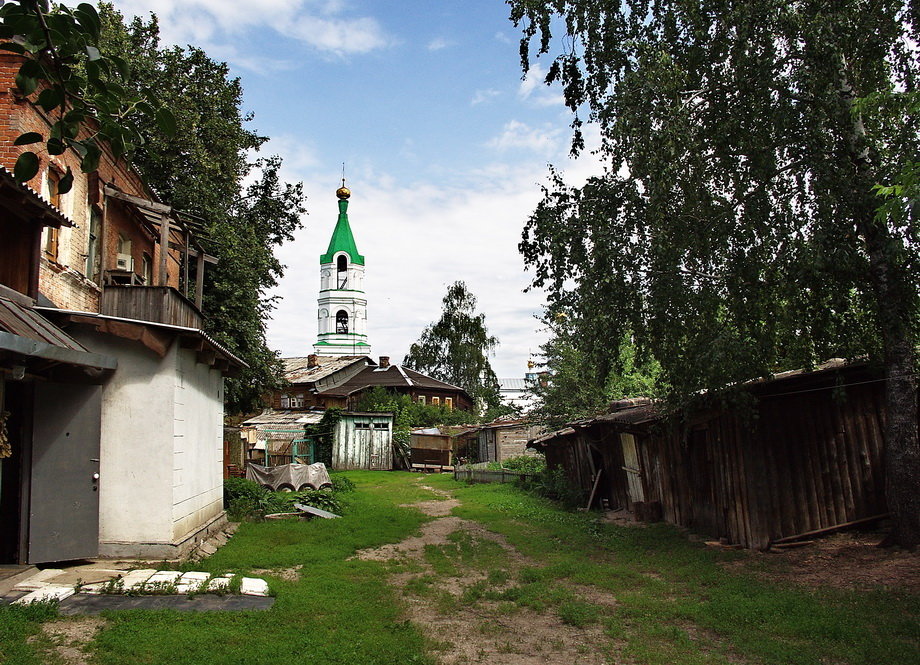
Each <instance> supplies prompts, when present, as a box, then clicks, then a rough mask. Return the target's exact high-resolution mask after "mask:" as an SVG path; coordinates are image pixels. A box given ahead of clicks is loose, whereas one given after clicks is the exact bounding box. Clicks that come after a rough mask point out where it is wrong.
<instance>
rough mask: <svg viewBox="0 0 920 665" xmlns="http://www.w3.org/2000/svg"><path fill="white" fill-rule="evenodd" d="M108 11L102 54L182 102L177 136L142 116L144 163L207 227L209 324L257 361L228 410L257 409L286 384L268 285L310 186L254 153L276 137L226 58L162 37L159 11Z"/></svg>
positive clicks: (140, 158) (147, 175) (105, 6)
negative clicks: (277, 251)
mask: <svg viewBox="0 0 920 665" xmlns="http://www.w3.org/2000/svg"><path fill="white" fill-rule="evenodd" d="M99 11H100V20H101V25H102V29H101V36H100V40H99V44H100V46H99V47H100V50H101V51H102V53H112V54H120V55H121V57H123V58H124V60H125V61H126V62H127V63H129V64H130V66H131V68H132V71H133V72H134V83H133V85H134V88H137V89H141V88H149V89H153V90H156V91H157V97H158V99H159V100H160V101H161V102H162V104H163V105H164V106H166V107H168V108H170V109H172V110H173V111H174V115H175V125H176V127H177V131H176V135H175V136H174V137H173V136H170V135H168V134H167V133H164V132H163V131H162V127H160V125H158V124H156V123H154V122H150V121H146V122H143V123H142V124H141V128H142V129H143V130H144V131H145V134H146V136H147V137H148V140H147V141H146V143H144V145H143V146H141V147H140V148H139V149H138V150H137V151H136V152H135V156H134V163H135V165H136V166H137V167H138V169H139V170H140V171H141V173H142V174H143V176H144V179H145V180H146V181H147V183H148V184H149V185H150V186H151V187H152V188H153V189H154V190H155V191H157V192H158V193H159V194H160V196H162V197H163V198H164V199H165V200H167V201H169V202H170V204H171V205H172V206H173V207H174V208H176V209H177V210H180V211H183V212H184V213H189V214H192V215H194V216H196V217H197V218H199V220H200V221H201V222H202V223H203V224H204V226H205V228H206V230H207V236H209V238H210V241H208V240H207V239H205V245H206V247H207V249H208V251H209V253H210V254H213V255H215V256H216V257H217V258H218V259H219V261H218V263H217V265H215V266H212V267H209V268H208V270H207V271H206V272H205V285H204V293H203V296H204V304H203V309H204V311H205V313H206V314H207V317H206V329H207V332H208V333H209V334H211V335H212V336H213V337H215V338H216V339H217V341H218V342H220V343H221V344H223V345H224V346H226V347H227V348H228V349H229V350H230V351H231V352H233V353H234V354H236V355H237V356H239V357H240V358H242V359H243V360H244V361H246V363H247V364H248V365H249V368H248V369H245V370H243V372H242V374H241V376H240V377H239V378H235V379H229V380H228V381H227V388H226V406H227V410H228V412H230V413H237V412H248V411H251V410H253V409H255V408H257V407H258V405H259V402H260V399H261V397H262V395H264V394H265V392H267V391H268V390H270V389H272V388H275V387H279V386H280V385H281V365H280V361H279V360H278V358H277V356H276V354H275V353H274V352H273V351H271V350H270V349H269V348H268V346H267V344H266V340H265V326H266V320H267V316H268V314H269V312H270V311H271V310H272V308H273V300H272V299H270V298H268V297H266V295H265V294H266V292H267V290H268V289H270V288H271V287H273V286H275V285H276V284H277V280H278V279H279V278H280V277H281V276H282V274H283V269H284V266H282V265H281V263H280V262H279V261H278V259H277V258H276V257H275V256H274V248H275V247H277V246H278V245H280V244H281V243H283V242H284V241H286V240H291V239H292V238H293V233H294V231H296V230H297V229H298V228H300V226H301V220H300V218H301V215H302V214H303V213H304V207H303V190H302V186H301V184H300V183H298V184H289V183H285V182H283V181H282V180H281V178H280V175H279V173H280V169H281V159H280V158H278V157H267V158H260V159H256V160H255V161H250V155H251V154H252V153H253V152H254V151H257V150H258V148H259V146H261V145H262V143H264V142H265V141H266V140H267V139H266V138H265V137H262V136H260V135H259V134H257V133H256V132H255V131H253V130H252V129H250V128H249V127H248V123H249V122H250V121H251V120H252V116H251V115H247V114H245V113H244V112H243V111H242V110H241V105H242V96H243V89H242V85H241V84H240V80H239V79H238V78H231V77H230V73H229V68H228V66H227V65H226V63H223V62H219V61H216V60H213V59H211V58H210V57H209V56H208V55H207V53H205V52H204V51H203V50H201V49H200V48H197V47H194V46H189V47H186V48H180V47H163V46H161V45H160V39H159V25H158V23H157V19H156V16H154V15H152V14H151V17H150V19H149V20H148V21H146V22H145V21H143V20H141V19H140V18H134V19H132V21H131V22H130V24H128V25H125V23H124V19H123V17H122V15H121V14H120V13H119V12H118V11H117V10H116V9H115V8H114V7H113V6H112V5H111V4H109V3H100V5H99ZM132 89H133V88H132ZM141 120H143V119H141ZM244 182H249V183H250V184H248V185H245V184H244Z"/></svg>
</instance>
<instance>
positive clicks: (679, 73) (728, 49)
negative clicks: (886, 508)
mask: <svg viewBox="0 0 920 665" xmlns="http://www.w3.org/2000/svg"><path fill="white" fill-rule="evenodd" d="M510 5H511V12H512V14H511V17H512V20H513V21H515V23H516V24H517V25H519V26H520V27H521V28H522V30H523V37H522V41H521V55H522V64H523V67H524V69H525V70H526V69H527V68H528V67H529V64H530V61H531V58H532V57H533V56H540V55H544V54H551V57H552V62H551V65H550V66H549V68H548V74H547V76H546V81H547V83H558V84H560V85H561V86H562V88H563V90H564V93H565V100H566V104H567V105H568V106H569V108H570V109H571V110H572V112H573V114H574V120H573V129H574V137H573V150H574V151H575V152H578V151H579V150H581V149H583V147H584V141H583V136H582V123H583V122H584V121H588V122H591V123H594V124H596V126H597V127H598V128H599V129H600V136H601V145H600V149H599V150H600V154H601V155H603V157H604V158H605V163H606V168H605V172H604V173H602V174H598V175H597V176H595V177H593V178H591V179H589V180H588V182H587V183H586V184H585V185H584V186H581V187H571V186H569V185H568V184H567V183H566V182H565V178H564V176H563V175H562V174H560V173H558V172H553V173H552V174H551V182H550V184H549V185H548V186H547V187H546V188H545V191H544V198H543V200H542V202H541V203H540V204H539V205H538V207H537V209H536V210H535V211H534V213H533V215H532V217H531V218H530V220H529V222H528V224H527V226H526V228H525V231H524V236H523V239H522V242H521V245H520V249H521V251H522V253H523V255H524V258H525V262H526V263H527V265H528V266H529V267H530V268H531V269H533V270H534V280H533V281H534V284H535V285H536V286H540V287H544V288H546V289H547V291H548V293H549V311H550V314H552V313H554V312H566V313H567V314H568V315H570V316H571V317H572V320H573V321H577V322H578V326H579V329H578V330H577V331H576V336H575V338H576V342H577V344H578V348H579V350H580V351H581V352H583V353H585V354H587V356H588V357H589V358H590V359H591V361H593V362H594V363H595V364H596V365H598V366H599V367H601V368H602V369H604V368H606V367H608V366H609V367H615V366H616V365H617V358H616V356H615V355H614V354H611V353H610V352H609V348H610V340H618V339H621V338H622V337H623V335H625V334H627V333H632V334H634V336H635V339H636V341H637V345H638V349H639V352H640V354H650V355H651V356H653V357H654V358H656V359H657V360H658V361H659V362H660V363H661V370H662V374H661V378H662V380H663V382H664V385H665V386H666V388H667V391H668V395H669V397H670V398H671V399H672V400H673V401H675V402H680V401H681V400H682V399H686V398H687V397H688V396H691V395H694V394H696V393H697V392H698V391H699V390H701V389H708V390H709V391H710V392H709V393H708V394H710V395H711V394H713V393H714V392H716V391H718V390H720V389H722V388H724V387H725V386H730V385H733V384H734V385H736V384H737V383H738V382H741V381H744V380H747V379H750V378H753V377H756V376H760V375H766V374H769V373H771V372H773V371H776V370H780V369H788V368H792V367H802V366H805V367H807V366H810V365H813V364H814V363H816V362H819V361H822V360H824V359H826V358H829V357H831V356H843V357H849V358H853V357H857V356H861V355H864V354H868V355H869V356H871V357H873V358H877V359H879V360H880V362H882V363H883V364H884V366H885V368H886V372H887V377H888V382H887V385H888V388H887V390H888V397H887V406H888V421H887V422H888V431H887V432H886V442H887V446H888V455H887V459H888V466H887V474H888V480H889V493H888V498H889V505H890V508H891V510H892V512H893V513H894V514H895V515H896V516H897V521H898V526H897V530H896V534H897V537H898V538H900V540H901V542H904V543H910V544H917V543H918V542H920V503H918V501H920V499H918V498H917V497H918V496H920V491H918V482H920V449H918V444H917V392H916V379H915V369H916V366H915V357H914V346H915V344H916V342H917V337H918V335H917V332H918V326H917V322H918V317H917V315H918V288H917V286H918V269H920V261H918V258H920V256H918V248H920V243H918V240H920V238H918V225H917V213H918V208H917V205H916V196H915V194H916V173H917V168H916V164H917V161H918V155H920V140H918V123H920V118H918V115H917V114H916V113H915V112H913V110H914V107H915V104H916V85H917V76H918V72H920V67H918V57H920V56H918V52H917V50H916V48H915V44H916V42H917V38H918V28H920V20H918V19H920V12H918V5H917V3H914V2H910V3H906V2H898V1H893V0H887V1H885V2H868V0H840V1H839V2H834V3H827V2H818V1H803V2H786V1H785V0H746V1H742V2H736V1H734V0H731V1H730V0H707V1H705V2H704V1H702V0H664V1H662V0H657V1H654V2H653V1H652V0H628V1H627V0H623V1H614V2H608V3H604V4H603V5H602V6H599V5H598V3H596V2H592V1H590V0H548V1H545V2H533V1H530V0H526V1H525V0H510ZM559 37H561V38H559ZM912 174H913V175H912ZM910 183H913V187H914V189H911V184H910ZM898 187H900V189H898Z"/></svg>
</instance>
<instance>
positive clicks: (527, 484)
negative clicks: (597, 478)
mask: <svg viewBox="0 0 920 665" xmlns="http://www.w3.org/2000/svg"><path fill="white" fill-rule="evenodd" d="M516 485H518V486H519V487H521V488H522V489H524V490H526V491H528V492H533V493H534V494H536V495H537V496H541V497H544V498H546V499H549V500H550V501H556V502H558V503H560V504H561V505H562V506H563V507H564V508H566V509H567V510H574V509H576V508H580V507H582V506H584V505H585V499H587V497H586V496H585V493H584V492H583V491H582V490H581V488H579V487H577V486H575V485H573V484H572V483H571V482H570V481H569V479H568V476H566V475H565V470H563V469H546V468H544V469H543V470H542V471H541V472H539V473H538V474H537V475H536V477H533V478H528V477H524V478H521V479H519V480H517V481H516Z"/></svg>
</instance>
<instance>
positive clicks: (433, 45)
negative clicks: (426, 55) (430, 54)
mask: <svg viewBox="0 0 920 665" xmlns="http://www.w3.org/2000/svg"><path fill="white" fill-rule="evenodd" d="M453 45H454V42H452V41H449V40H447V39H445V38H444V37H435V38H434V39H432V40H431V41H430V42H428V46H427V47H426V48H427V49H428V50H429V51H440V50H441V49H445V48H447V47H449V46H453Z"/></svg>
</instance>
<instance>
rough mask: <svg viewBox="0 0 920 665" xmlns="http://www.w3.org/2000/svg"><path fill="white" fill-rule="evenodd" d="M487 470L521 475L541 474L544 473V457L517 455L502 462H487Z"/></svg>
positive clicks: (539, 455)
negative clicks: (519, 473)
mask: <svg viewBox="0 0 920 665" xmlns="http://www.w3.org/2000/svg"><path fill="white" fill-rule="evenodd" d="M489 469H491V470H492V471H499V470H501V469H505V470H506V471H519V472H521V473H543V472H544V471H546V457H545V456H544V455H542V454H537V455H518V456H517V457H509V458H508V459H506V460H505V461H504V462H489Z"/></svg>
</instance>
